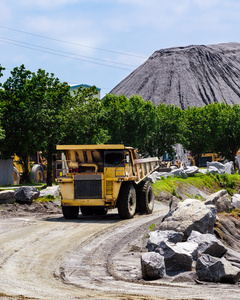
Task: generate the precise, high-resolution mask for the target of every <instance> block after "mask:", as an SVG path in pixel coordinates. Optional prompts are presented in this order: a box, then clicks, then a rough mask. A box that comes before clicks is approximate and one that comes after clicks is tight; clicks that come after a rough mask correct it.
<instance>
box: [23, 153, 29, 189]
mask: <svg viewBox="0 0 240 300" xmlns="http://www.w3.org/2000/svg"><path fill="white" fill-rule="evenodd" d="M22 160H23V177H22V179H23V182H24V183H31V179H30V172H29V169H28V166H29V157H28V155H26V156H25V157H23V158H22Z"/></svg>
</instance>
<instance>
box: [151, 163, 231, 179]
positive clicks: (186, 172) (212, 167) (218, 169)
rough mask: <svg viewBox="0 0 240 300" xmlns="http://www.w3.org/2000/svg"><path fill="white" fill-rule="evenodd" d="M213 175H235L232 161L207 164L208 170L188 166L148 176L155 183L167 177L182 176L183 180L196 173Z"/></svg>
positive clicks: (172, 168)
mask: <svg viewBox="0 0 240 300" xmlns="http://www.w3.org/2000/svg"><path fill="white" fill-rule="evenodd" d="M199 172H200V173H204V174H205V173H207V172H208V173H211V174H216V173H218V174H221V175H222V174H233V173H234V164H233V162H232V161H230V162H226V163H224V164H222V163H220V162H217V161H213V162H207V168H206V169H199V168H198V167H196V166H186V167H181V168H177V167H174V166H173V167H171V168H170V169H169V172H166V171H164V172H158V171H155V172H153V173H152V174H150V175H149V176H148V179H149V180H150V181H151V182H152V183H155V182H156V180H161V177H164V178H167V177H169V176H170V177H174V176H181V178H183V179H186V178H187V177H189V176H194V174H196V173H199Z"/></svg>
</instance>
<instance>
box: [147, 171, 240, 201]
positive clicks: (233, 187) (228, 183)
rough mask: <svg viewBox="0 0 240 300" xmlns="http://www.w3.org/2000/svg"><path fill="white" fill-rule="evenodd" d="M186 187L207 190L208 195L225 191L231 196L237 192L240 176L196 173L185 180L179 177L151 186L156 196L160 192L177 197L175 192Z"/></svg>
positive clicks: (163, 180)
mask: <svg viewBox="0 0 240 300" xmlns="http://www.w3.org/2000/svg"><path fill="white" fill-rule="evenodd" d="M188 186H189V187H190V186H194V187H196V188H198V189H200V190H208V191H209V192H210V193H214V192H217V191H219V190H221V189H226V190H227V191H228V193H229V194H230V195H233V194H235V193H237V192H238V187H239V186H240V175H238V174H233V175H228V174H223V175H220V174H215V175H212V174H202V173H197V174H195V176H193V177H188V178H187V179H182V178H181V177H180V176H175V177H168V178H164V179H162V180H159V181H156V182H155V183H154V184H153V188H154V193H155V195H156V196H157V195H158V194H159V193H161V192H165V193H170V194H172V195H174V196H176V197H178V193H177V190H178V189H182V188H183V187H185V188H187V187H188ZM189 196H192V195H189Z"/></svg>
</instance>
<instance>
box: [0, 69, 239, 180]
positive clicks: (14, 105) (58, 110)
mask: <svg viewBox="0 0 240 300" xmlns="http://www.w3.org/2000/svg"><path fill="white" fill-rule="evenodd" d="M3 70H4V68H2V67H1V66H0V77H1V76H2V71H3ZM96 92H97V90H96V87H95V86H93V87H91V88H88V89H86V88H79V89H78V91H76V92H74V93H73V94H70V92H69V86H68V84H67V83H61V82H60V81H59V79H58V78H55V76H54V74H49V73H47V72H46V71H44V70H42V69H39V70H38V71H37V73H33V72H31V71H29V70H26V69H25V67H24V65H21V66H20V67H17V68H14V69H13V71H12V72H11V76H10V77H9V78H8V79H7V80H6V82H4V83H3V85H2V88H1V89H0V124H1V125H0V152H1V156H2V157H9V156H12V155H13V154H17V155H18V156H19V157H20V158H21V159H22V161H23V164H24V168H25V173H24V174H25V176H24V179H25V181H29V174H28V157H29V155H31V154H34V153H35V152H37V151H39V150H41V151H42V152H43V155H44V156H45V157H46V158H47V161H48V171H47V172H48V176H47V183H48V185H51V183H52V181H51V180H52V179H51V174H52V154H53V153H55V151H56V145H57V144H101V143H110V144H119V143H121V144H125V145H126V146H132V147H135V148H138V149H139V152H140V153H143V154H144V155H145V156H148V155H151V156H153V155H154V156H158V157H160V156H162V155H163V154H164V153H166V152H167V153H169V154H173V152H174V149H173V146H174V145H175V144H176V143H181V144H183V146H184V148H185V149H187V150H190V151H192V153H193V155H194V156H195V160H196V162H197V164H198V162H199V158H200V156H201V154H204V153H206V152H208V151H211V152H216V153H219V154H221V155H223V156H224V157H226V158H228V159H230V160H234V157H235V155H236V152H237V150H238V149H239V148H240V106H239V105H233V106H230V105H227V104H225V103H222V104H219V103H213V104H210V105H207V106H205V107H192V108H190V107H189V108H188V109H187V110H185V111H182V110H181V109H180V108H178V107H176V106H173V105H167V106H166V105H164V104H159V105H158V106H155V105H153V104H152V103H151V102H150V101H144V100H143V99H142V98H141V97H139V96H132V97H130V98H129V99H128V98H127V97H125V96H124V95H121V96H116V95H111V94H108V95H106V96H105V97H104V99H103V100H100V99H98V98H96V97H95V95H96ZM4 137H5V139H4V141H3V138H4Z"/></svg>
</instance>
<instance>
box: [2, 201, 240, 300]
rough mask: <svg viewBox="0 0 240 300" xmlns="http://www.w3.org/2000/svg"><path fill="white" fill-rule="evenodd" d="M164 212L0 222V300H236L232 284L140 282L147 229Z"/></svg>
mask: <svg viewBox="0 0 240 300" xmlns="http://www.w3.org/2000/svg"><path fill="white" fill-rule="evenodd" d="M167 210H168V208H167V207H164V206H160V205H156V208H155V212H154V214H152V215H148V216H136V217H135V218H134V219H133V220H125V221H121V220H120V219H119V217H118V215H117V214H116V212H114V211H113V212H112V213H109V214H108V215H107V216H104V217H91V218H89V217H88V218H87V217H83V216H79V218H78V219H77V220H76V221H66V220H64V219H63V218H62V216H61V215H54V216H46V215H45V216H41V217H39V216H37V215H36V214H28V216H25V217H18V218H4V219H1V220H0V245H1V248H0V299H8V300H9V299H41V300H45V299H49V300H50V299H51V300H60V299H64V300H72V299H129V300H131V299H211V300H213V299H224V300H225V299H240V288H239V287H238V286H237V285H233V286H230V285H217V284H215V285H197V284H193V283H177V284H176V283H175V284H174V283H169V282H166V281H162V280H157V281H154V282H144V281H143V280H141V272H140V255H141V253H140V251H141V247H142V245H144V243H145V242H146V238H145V235H146V232H147V231H148V228H149V225H151V224H152V223H155V224H157V222H158V221H159V217H160V216H163V215H165V214H166V212H167Z"/></svg>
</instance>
